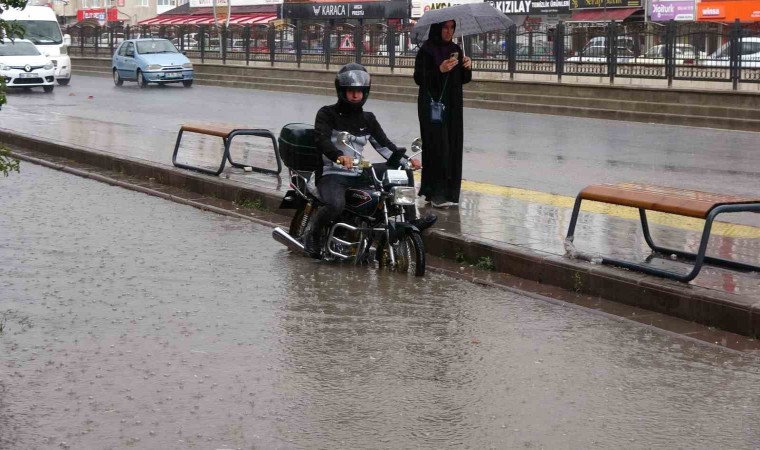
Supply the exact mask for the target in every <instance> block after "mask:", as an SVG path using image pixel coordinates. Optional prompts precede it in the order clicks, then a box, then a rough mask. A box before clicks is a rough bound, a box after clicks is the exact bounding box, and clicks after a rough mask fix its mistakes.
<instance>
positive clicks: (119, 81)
mask: <svg viewBox="0 0 760 450" xmlns="http://www.w3.org/2000/svg"><path fill="white" fill-rule="evenodd" d="M113 84H115V85H116V86H121V85H122V84H124V80H122V79H121V77H120V76H119V71H118V70H116V69H113Z"/></svg>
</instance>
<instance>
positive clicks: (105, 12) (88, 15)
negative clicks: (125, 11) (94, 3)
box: [77, 8, 119, 25]
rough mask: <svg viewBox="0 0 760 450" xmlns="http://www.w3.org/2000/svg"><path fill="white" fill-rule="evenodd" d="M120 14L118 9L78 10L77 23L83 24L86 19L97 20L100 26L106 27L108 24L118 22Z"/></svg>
mask: <svg viewBox="0 0 760 450" xmlns="http://www.w3.org/2000/svg"><path fill="white" fill-rule="evenodd" d="M118 14H119V12H118V11H117V10H116V8H108V9H105V8H90V9H80V10H77V21H78V22H81V21H83V20H84V19H95V20H97V21H98V23H99V24H100V25H105V24H106V22H116V21H117V20H118Z"/></svg>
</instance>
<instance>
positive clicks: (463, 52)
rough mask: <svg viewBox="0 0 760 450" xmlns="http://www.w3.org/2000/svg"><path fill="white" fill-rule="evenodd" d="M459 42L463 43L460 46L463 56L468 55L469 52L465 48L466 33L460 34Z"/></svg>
mask: <svg viewBox="0 0 760 450" xmlns="http://www.w3.org/2000/svg"><path fill="white" fill-rule="evenodd" d="M459 43H460V44H461V45H460V46H459V47H461V48H462V56H463V57H464V56H467V53H466V52H465V50H464V35H459Z"/></svg>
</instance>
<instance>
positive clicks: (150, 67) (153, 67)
mask: <svg viewBox="0 0 760 450" xmlns="http://www.w3.org/2000/svg"><path fill="white" fill-rule="evenodd" d="M161 69H163V67H162V66H161V64H148V67H146V68H145V70H161Z"/></svg>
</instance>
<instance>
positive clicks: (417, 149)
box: [412, 138, 422, 153]
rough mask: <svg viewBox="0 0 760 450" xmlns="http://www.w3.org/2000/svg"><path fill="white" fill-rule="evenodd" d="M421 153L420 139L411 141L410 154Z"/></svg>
mask: <svg viewBox="0 0 760 450" xmlns="http://www.w3.org/2000/svg"><path fill="white" fill-rule="evenodd" d="M421 151H422V139H420V138H417V139H415V140H413V141H412V152H413V153H417V152H421Z"/></svg>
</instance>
